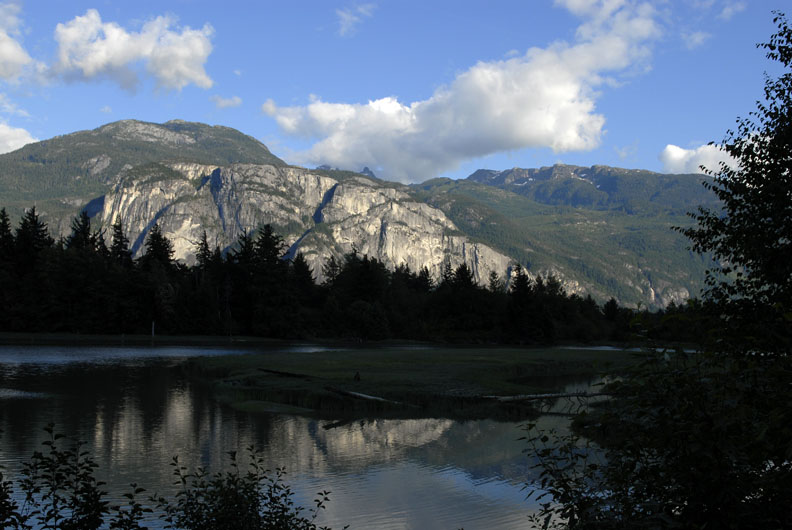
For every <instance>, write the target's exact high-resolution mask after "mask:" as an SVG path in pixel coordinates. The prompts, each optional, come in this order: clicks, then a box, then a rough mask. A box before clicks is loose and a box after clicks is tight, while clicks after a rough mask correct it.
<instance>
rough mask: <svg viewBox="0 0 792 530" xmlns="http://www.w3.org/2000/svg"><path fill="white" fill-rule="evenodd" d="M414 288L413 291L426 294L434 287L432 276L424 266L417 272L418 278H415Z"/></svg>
mask: <svg viewBox="0 0 792 530" xmlns="http://www.w3.org/2000/svg"><path fill="white" fill-rule="evenodd" d="M414 286H415V290H417V291H418V292H421V293H428V292H429V291H431V290H432V287H434V281H433V280H432V275H431V274H430V272H429V269H428V268H427V267H426V265H424V266H423V267H421V270H420V271H418V276H417V277H416V278H415V282H414Z"/></svg>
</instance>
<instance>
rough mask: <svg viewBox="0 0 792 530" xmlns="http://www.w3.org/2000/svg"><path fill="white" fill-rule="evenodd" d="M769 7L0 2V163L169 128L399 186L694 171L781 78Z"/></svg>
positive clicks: (700, 1)
mask: <svg viewBox="0 0 792 530" xmlns="http://www.w3.org/2000/svg"><path fill="white" fill-rule="evenodd" d="M784 4H786V2H784V1H782V0H776V1H773V2H771V1H765V0H750V1H748V0H679V1H677V0H647V1H640V0H635V1H633V0H522V1H517V0H488V1H480V2H479V1H474V0H453V1H446V0H433V1H429V2H427V1H426V0H419V1H413V0H372V1H368V0H366V1H363V2H347V1H344V0H338V1H334V0H321V1H320V0H315V1H308V0H305V1H301V0H295V1H294V2H275V1H270V2H249V1H235V0H226V1H223V2H217V1H212V2H208V1H199V0H157V1H156V2H154V1H147V0H139V1H136V2H117V1H107V0H97V1H96V2H92V3H89V2H83V1H81V0H69V1H65V0H47V1H43V0H40V1H33V0H31V1H18V2H2V0H0V152H8V151H12V150H14V149H18V148H19V147H21V146H23V145H25V144H26V143H29V142H33V141H38V140H44V139H47V138H51V137H53V136H57V135H62V134H68V133H71V132H75V131H78V130H85V129H93V128H96V127H99V126H101V125H103V124H105V123H109V122H112V121H116V120H122V119H136V120H142V121H149V122H156V123H163V122H165V121H168V120H172V119H181V120H187V121H197V122H203V123H208V124H211V125H225V126H228V127H233V128H235V129H238V130H240V131H242V132H243V133H245V134H248V135H250V136H253V137H255V138H257V139H259V140H261V141H262V142H264V143H265V144H266V145H267V146H268V147H269V149H270V150H271V151H272V152H273V153H274V154H276V155H277V156H279V157H281V158H282V159H284V160H285V161H286V162H288V163H291V164H295V165H301V166H305V167H315V166H318V165H324V164H326V165H330V166H332V167H338V168H341V169H350V170H355V171H358V170H360V169H362V168H363V167H364V166H367V167H369V168H371V169H372V170H373V171H374V172H375V173H376V174H377V176H379V177H381V178H385V179H388V180H394V181H400V182H405V183H406V182H422V181H425V180H427V179H430V178H434V177H450V178H464V177H466V176H468V175H469V174H470V173H472V172H473V171H475V170H476V169H479V168H487V169H496V170H502V169H508V168H512V167H541V166H549V165H552V164H556V163H565V164H575V165H582V166H590V165H594V164H604V165H609V166H617V167H626V168H638V169H648V170H652V171H658V172H672V173H681V172H695V171H697V170H698V167H699V166H700V165H701V164H704V165H705V166H707V167H710V168H715V167H717V164H718V161H719V160H722V159H724V157H725V155H724V154H723V153H722V152H721V151H719V150H718V148H717V147H716V146H713V145H708V144H709V143H710V142H715V143H716V144H717V143H718V142H720V141H722V140H723V138H724V137H725V135H726V132H727V130H728V129H730V128H734V126H735V124H736V120H737V119H738V118H739V117H746V116H747V115H748V113H749V112H751V111H752V110H754V108H755V104H756V101H757V100H759V99H761V98H762V96H763V86H764V74H765V72H767V73H769V74H770V75H773V74H774V73H775V74H776V75H777V74H778V69H777V67H776V65H775V64H773V63H771V62H769V61H768V60H767V59H765V56H764V55H765V54H764V51H763V50H761V49H757V47H756V44H757V43H760V42H766V41H767V40H768V39H769V37H770V35H772V34H773V33H774V32H775V30H776V26H775V25H774V24H773V21H772V19H773V14H772V10H774V9H783V8H784V7H785V5H784ZM774 68H775V70H774Z"/></svg>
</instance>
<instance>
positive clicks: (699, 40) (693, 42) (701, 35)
mask: <svg viewBox="0 0 792 530" xmlns="http://www.w3.org/2000/svg"><path fill="white" fill-rule="evenodd" d="M710 37H712V35H711V34H709V33H707V32H705V31H694V32H692V33H684V34H683V35H682V40H684V41H685V46H687V49H688V50H692V49H694V48H698V47H699V46H701V45H702V44H704V43H705V42H707V40H709V38H710Z"/></svg>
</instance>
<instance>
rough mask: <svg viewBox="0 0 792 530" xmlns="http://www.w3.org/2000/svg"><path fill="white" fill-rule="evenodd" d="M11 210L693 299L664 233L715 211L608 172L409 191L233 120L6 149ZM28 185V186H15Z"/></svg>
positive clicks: (112, 129) (180, 248) (309, 252)
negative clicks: (304, 158)
mask: <svg viewBox="0 0 792 530" xmlns="http://www.w3.org/2000/svg"><path fill="white" fill-rule="evenodd" d="M0 168H2V169H0V194H2V197H3V199H4V204H0V206H5V207H7V208H8V209H9V212H10V213H12V214H13V213H18V212H20V211H21V210H22V209H23V208H25V207H29V206H31V205H32V204H31V203H35V204H36V205H37V206H38V208H39V211H40V212H42V214H43V215H44V217H45V218H46V220H47V222H49V223H50V226H51V228H52V230H53V231H54V232H56V233H58V234H60V235H66V234H67V233H68V230H69V225H70V222H71V218H73V216H74V215H76V214H77V213H78V212H79V211H80V210H83V209H85V210H86V211H88V213H89V215H92V216H93V218H94V220H95V222H97V224H98V225H101V226H104V227H107V226H108V225H109V224H110V223H112V222H113V221H114V220H115V219H116V218H120V219H121V220H122V221H123V222H124V224H125V227H127V230H128V232H129V234H128V236H129V238H130V240H131V241H133V248H134V249H136V250H137V251H140V250H141V248H142V243H143V241H144V239H145V236H146V234H147V232H148V229H150V227H151V225H153V223H154V222H155V221H157V222H159V223H160V225H161V228H162V229H163V233H164V234H165V235H166V236H168V237H169V238H172V239H173V240H174V244H175V247H176V251H177V257H179V258H180V259H183V260H186V261H187V262H191V260H192V259H193V254H194V244H195V242H196V241H197V240H198V239H199V237H200V232H201V231H202V230H203V229H206V230H207V233H208V235H209V238H210V241H215V242H216V243H217V244H218V245H219V246H221V248H223V249H228V248H230V247H231V246H232V245H233V244H234V241H235V239H236V237H238V236H239V235H240V234H241V233H242V232H245V231H250V230H254V229H256V228H257V227H258V226H261V225H262V224H264V223H271V224H273V225H274V226H275V227H276V229H277V230H279V232H280V233H282V235H283V236H284V239H285V241H286V243H287V244H288V245H289V253H290V255H293V254H295V253H296V252H298V251H299V252H303V253H304V254H305V255H306V256H307V257H308V259H309V263H310V264H311V266H312V267H313V270H314V273H315V275H316V276H320V277H321V266H322V264H323V262H324V260H325V259H326V258H327V257H329V256H330V255H332V256H335V257H336V258H340V257H341V256H343V254H344V253H346V252H350V251H352V249H355V250H357V251H359V252H361V253H366V254H368V255H370V256H372V257H376V258H377V259H380V260H382V261H383V262H384V263H386V265H387V266H388V267H390V268H394V267H396V266H398V265H402V264H407V265H409V266H410V267H411V268H412V269H413V270H416V269H417V268H420V267H421V266H424V265H426V266H428V267H429V268H430V270H431V271H432V272H433V274H434V275H435V276H436V277H437V276H439V275H440V273H441V270H442V267H443V266H444V265H443V264H444V263H445V262H450V263H451V264H452V265H453V266H456V265H458V264H459V263H462V262H465V263H467V264H468V265H469V266H471V268H472V269H473V270H474V273H475V277H476V279H477V280H478V281H479V282H480V283H482V284H484V283H486V281H487V277H488V275H489V274H490V273H491V272H495V273H497V274H498V275H499V276H501V277H502V278H505V277H508V276H509V274H510V271H511V268H512V267H513V265H514V264H516V263H518V262H519V263H521V264H522V265H523V266H524V267H526V268H527V270H528V272H529V273H530V274H531V275H534V276H535V275H537V274H555V275H557V276H559V277H560V278H562V280H563V281H564V286H565V287H566V288H567V290H569V291H570V292H575V293H579V294H592V295H594V296H595V297H596V298H598V299H607V298H609V297H610V296H614V297H616V298H617V299H618V300H619V301H620V302H621V303H626V304H632V305H636V304H638V303H642V304H644V305H648V306H652V307H662V306H664V305H667V304H668V303H670V302H681V301H682V300H684V299H685V298H687V297H689V296H691V295H695V294H696V293H697V291H698V289H700V287H701V286H702V285H703V277H704V276H703V274H704V270H705V269H706V265H707V262H706V259H702V258H701V257H700V256H697V255H695V256H694V255H693V254H692V253H690V252H689V251H687V250H686V248H685V247H686V241H685V240H684V239H683V238H681V236H680V235H679V234H674V233H672V232H671V231H670V229H669V227H670V226H671V225H673V224H676V225H684V224H686V223H687V222H689V221H688V220H687V217H686V216H685V213H686V212H687V211H690V210H692V209H694V207H695V206H698V204H702V203H703V204H707V205H711V204H714V201H713V200H712V198H710V197H708V196H707V195H706V193H705V190H704V189H703V187H702V186H701V182H702V181H703V180H704V179H705V178H706V177H703V176H701V175H665V174H660V173H653V172H649V171H645V170H628V169H622V168H609V167H607V166H599V165H595V166H591V167H589V168H585V167H582V166H567V165H555V166H551V167H545V168H535V169H525V168H511V169H507V170H501V171H498V170H488V169H481V170H478V171H476V172H474V173H473V174H472V175H470V176H469V177H468V178H466V179H460V180H450V179H432V180H429V181H427V182H424V183H421V184H414V185H404V184H399V183H394V182H389V181H385V180H381V179H379V178H377V177H375V176H374V174H373V173H372V172H371V171H370V170H369V171H367V172H366V174H364V173H362V172H361V173H356V172H350V171H343V170H338V169H329V168H322V169H314V170H310V169H306V168H300V167H296V166H290V165H288V164H287V163H285V162H284V161H283V160H281V159H280V158H278V157H277V156H275V155H273V154H272V153H271V152H270V151H269V149H268V148H267V147H266V146H265V145H264V144H262V143H261V142H258V141H257V140H256V139H255V138H252V137H250V136H248V135H245V134H243V133H241V132H239V131H236V130H235V129H232V128H229V127H224V126H210V125H205V124H201V123H194V122H186V121H182V120H171V121H168V122H165V123H164V124H155V123H149V122H142V121H138V120H121V121H117V122H112V123H108V124H105V125H103V126H101V127H98V128H96V129H93V130H89V131H78V132H76V133H71V134H67V135H61V136H58V137H55V138H51V139H49V140H44V141H42V142H37V143H35V144H29V145H28V146H25V147H23V148H22V149H19V150H17V151H14V152H12V153H7V154H5V155H0ZM20 182H23V183H24V185H21V186H20Z"/></svg>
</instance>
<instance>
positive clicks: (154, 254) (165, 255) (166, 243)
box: [141, 223, 173, 269]
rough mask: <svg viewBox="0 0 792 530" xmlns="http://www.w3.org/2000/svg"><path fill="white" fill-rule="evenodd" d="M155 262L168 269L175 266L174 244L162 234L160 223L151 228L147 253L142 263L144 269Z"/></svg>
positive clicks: (147, 240)
mask: <svg viewBox="0 0 792 530" xmlns="http://www.w3.org/2000/svg"><path fill="white" fill-rule="evenodd" d="M154 263H158V264H159V265H160V266H162V267H165V268H166V269H169V268H172V266H173V244H172V243H171V242H170V240H169V239H168V238H167V237H165V236H164V235H163V234H162V230H160V226H159V223H154V226H152V227H151V230H149V234H148V238H147V239H146V253H145V254H144V255H143V257H142V258H141V265H142V266H143V268H144V269H147V268H151V266H152V265H153V264H154Z"/></svg>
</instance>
